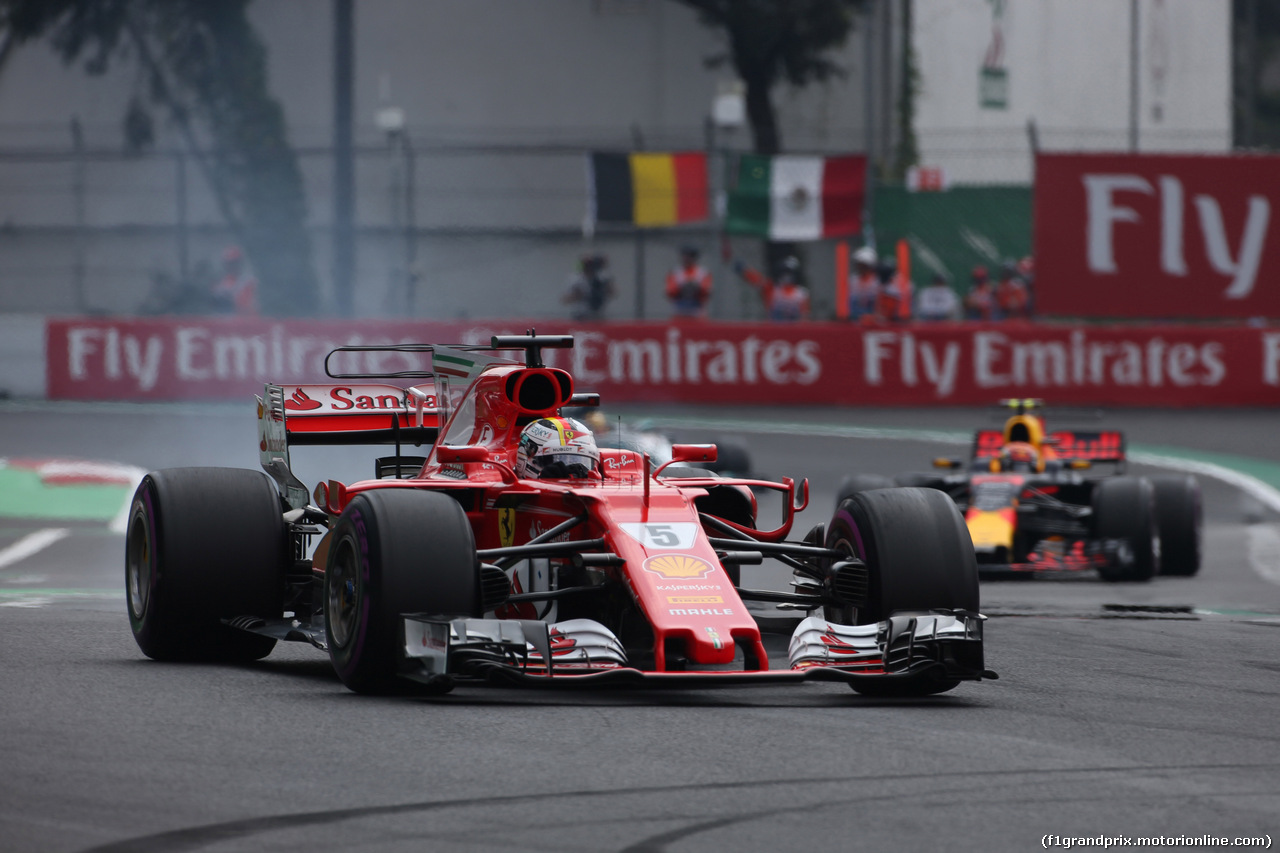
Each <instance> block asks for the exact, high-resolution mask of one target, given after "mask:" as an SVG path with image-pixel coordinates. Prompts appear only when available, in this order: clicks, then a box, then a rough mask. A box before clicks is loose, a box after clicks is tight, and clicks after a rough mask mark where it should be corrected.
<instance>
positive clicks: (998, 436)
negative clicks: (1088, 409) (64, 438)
mask: <svg viewBox="0 0 1280 853" xmlns="http://www.w3.org/2000/svg"><path fill="white" fill-rule="evenodd" d="M1044 442H1045V444H1047V445H1049V447H1051V448H1053V452H1054V455H1056V456H1057V457H1058V458H1059V459H1061V460H1062V461H1064V462H1071V461H1074V460H1077V459H1083V460H1086V461H1089V462H1115V463H1117V464H1119V463H1123V462H1124V461H1125V455H1124V433H1123V432H1120V431H1119V430H1100V431H1095V432H1081V431H1080V430H1058V431H1056V432H1051V433H1049V434H1048V435H1047V436H1045V439H1044ZM1004 444H1005V441H1004V433H1003V432H1002V431H1001V430H998V429H980V430H978V431H977V432H975V433H974V435H973V458H974V459H991V458H993V457H996V456H999V455H1000V449H1001V448H1002V447H1004Z"/></svg>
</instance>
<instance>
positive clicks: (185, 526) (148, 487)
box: [125, 468, 289, 661]
mask: <svg viewBox="0 0 1280 853" xmlns="http://www.w3.org/2000/svg"><path fill="white" fill-rule="evenodd" d="M288 546H289V537H288V532H287V530H286V528H285V523H284V519H283V516H282V510H281V505H280V497H279V494H278V492H277V491H276V488H275V486H274V485H272V483H271V481H270V480H269V479H267V477H266V475H265V474H262V473H260V472H258V471H249V470H243V469H239V468H170V469H166V470H163V471H154V472H152V473H150V474H148V475H147V476H146V477H145V478H143V480H142V483H141V484H139V486H138V490H137V492H135V493H134V497H133V504H132V507H131V509H130V514H129V527H128V532H127V534H126V536H125V597H126V604H127V606H128V610H129V624H130V626H131V627H132V628H133V636H134V639H135V640H137V642H138V647H139V648H140V649H142V652H143V654H145V655H146V656H147V657H150V658H154V659H156V660H165V661H179V660H230V661H246V660H257V659H259V658H262V657H266V656H267V655H268V654H270V653H271V650H272V649H273V648H274V647H275V644H276V641H275V640H274V639H272V638H270V637H263V636H260V635H257V634H251V633H249V632H247V631H242V630H240V629H238V628H231V627H229V626H227V625H226V624H224V623H223V621H222V620H224V619H234V618H237V617H241V616H253V617H257V618H260V619H275V618H279V617H280V615H281V613H282V612H283V607H284V590H285V572H286V566H287V564H288V557H289V553H288Z"/></svg>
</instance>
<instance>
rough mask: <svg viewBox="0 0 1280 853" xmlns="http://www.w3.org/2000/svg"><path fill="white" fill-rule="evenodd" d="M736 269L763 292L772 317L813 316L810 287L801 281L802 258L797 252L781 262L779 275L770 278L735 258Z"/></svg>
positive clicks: (793, 317) (782, 319)
mask: <svg viewBox="0 0 1280 853" xmlns="http://www.w3.org/2000/svg"><path fill="white" fill-rule="evenodd" d="M733 271H734V272H736V273H737V274H738V275H740V276H742V278H743V280H744V281H746V282H747V284H750V285H751V286H752V287H754V288H755V289H756V290H758V291H760V296H761V297H762V298H763V299H764V308H765V311H767V312H768V314H769V319H770V320H774V321H777V322H789V321H792V320H807V319H809V288H807V287H805V286H804V285H803V284H801V283H800V282H801V270H800V259H799V258H797V257H796V256H795V255H791V256H790V257H788V258H786V259H784V260H783V261H782V263H780V264H779V265H778V274H777V275H776V276H774V278H772V279H769V278H766V277H765V276H764V275H762V274H761V273H760V272H758V271H757V270H753V269H750V268H748V267H747V266H746V265H745V264H744V263H742V261H734V263H733Z"/></svg>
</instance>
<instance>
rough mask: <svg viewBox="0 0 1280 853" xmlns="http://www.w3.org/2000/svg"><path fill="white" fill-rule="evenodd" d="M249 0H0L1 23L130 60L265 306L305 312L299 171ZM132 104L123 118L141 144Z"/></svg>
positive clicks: (88, 59)
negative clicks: (181, 142)
mask: <svg viewBox="0 0 1280 853" xmlns="http://www.w3.org/2000/svg"><path fill="white" fill-rule="evenodd" d="M248 2H249V0H216V2H214V0H0V33H8V34H9V35H10V37H11V38H13V39H15V40H16V41H17V42H19V43H21V42H23V41H29V40H33V39H41V38H43V39H47V40H48V42H49V44H50V45H51V46H52V47H53V48H54V50H56V51H57V52H58V54H59V55H60V56H61V57H62V59H63V61H65V62H67V63H68V64H71V63H75V62H78V61H81V60H83V62H84V69H85V71H87V72H88V73H90V74H102V73H104V72H105V71H106V70H107V68H108V67H109V65H110V64H111V62H113V61H121V60H125V61H136V62H137V63H139V64H140V65H141V67H142V68H143V70H144V71H145V72H146V75H147V79H148V86H149V93H148V94H149V99H150V101H151V102H152V103H154V104H156V105H158V106H160V107H161V108H163V109H164V110H166V111H167V112H168V115H169V118H170V119H171V120H172V121H173V122H174V124H175V125H176V126H177V127H178V128H179V130H180V131H181V132H182V134H183V135H184V137H185V138H186V140H187V143H188V145H189V146H190V147H191V149H192V153H193V154H195V155H196V157H197V159H198V160H199V162H200V163H201V166H202V167H203V168H204V170H205V173H206V176H207V177H208V178H209V181H210V184H211V186H212V188H213V190H214V192H215V194H216V196H217V198H218V202H219V205H220V209H221V211H222V214H223V216H224V217H225V218H226V220H227V222H228V224H229V225H230V227H231V228H232V230H233V231H234V232H235V233H236V235H237V239H238V240H239V242H240V243H241V244H242V245H243V246H244V247H245V251H246V254H247V255H248V256H249V258H250V259H251V260H252V262H253V264H254V267H255V269H256V270H257V272H258V277H259V278H260V279H261V284H262V286H261V289H260V295H261V299H262V302H263V309H264V310H265V311H266V312H267V313H269V314H285V313H310V311H311V310H312V309H313V307H314V305H315V297H316V278H315V272H314V269H313V268H312V261H311V244H310V238H309V236H308V234H307V232H306V229H305V223H306V199H305V195H304V191H303V184H302V174H301V171H300V170H299V168H298V162H297V158H296V156H295V155H294V152H293V149H292V148H291V147H290V145H289V142H288V139H287V135H286V128H285V120H284V111H283V110H282V109H281V107H280V104H279V102H277V101H276V100H275V98H273V97H272V96H271V94H270V92H269V91H268V88H267V62H266V49H265V48H264V46H263V44H262V42H261V41H260V40H259V38H258V36H257V34H256V33H255V32H254V30H253V28H252V26H251V25H250V24H249V21H248V18H247V16H246V14H245V10H246V7H247V5H248ZM144 112H145V110H144V109H143V107H142V105H141V104H140V103H138V102H135V103H133V104H131V105H130V110H129V114H128V115H127V116H126V117H125V122H126V131H127V136H128V137H129V139H130V140H131V141H133V142H136V143H141V144H145V142H146V139H147V136H148V125H147V118H146V116H145V115H143V114H142V113H144Z"/></svg>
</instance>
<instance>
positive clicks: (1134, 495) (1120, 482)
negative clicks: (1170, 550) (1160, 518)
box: [1092, 477, 1160, 581]
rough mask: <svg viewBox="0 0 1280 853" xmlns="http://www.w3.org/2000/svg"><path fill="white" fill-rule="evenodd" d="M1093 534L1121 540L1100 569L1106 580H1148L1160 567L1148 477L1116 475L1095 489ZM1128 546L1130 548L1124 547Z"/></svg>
mask: <svg viewBox="0 0 1280 853" xmlns="http://www.w3.org/2000/svg"><path fill="white" fill-rule="evenodd" d="M1092 502H1093V524H1094V536H1096V537H1097V538H1098V539H1101V540H1113V541H1118V542H1120V543H1121V547H1120V549H1119V550H1118V553H1117V554H1116V555H1115V558H1114V559H1112V560H1110V561H1109V562H1108V563H1107V564H1106V565H1105V566H1102V567H1101V568H1099V569H1098V574H1100V575H1101V576H1102V579H1103V580H1106V581H1148V580H1151V578H1152V576H1154V575H1155V573H1156V572H1157V571H1159V569H1160V535H1159V529H1158V527H1157V526H1156V499H1155V488H1154V487H1153V486H1152V485H1151V481H1150V480H1148V479H1147V478H1146V477H1113V478H1111V479H1109V480H1101V481H1099V482H1098V485H1096V486H1094V489H1093V498H1092ZM1125 549H1127V550H1125Z"/></svg>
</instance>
